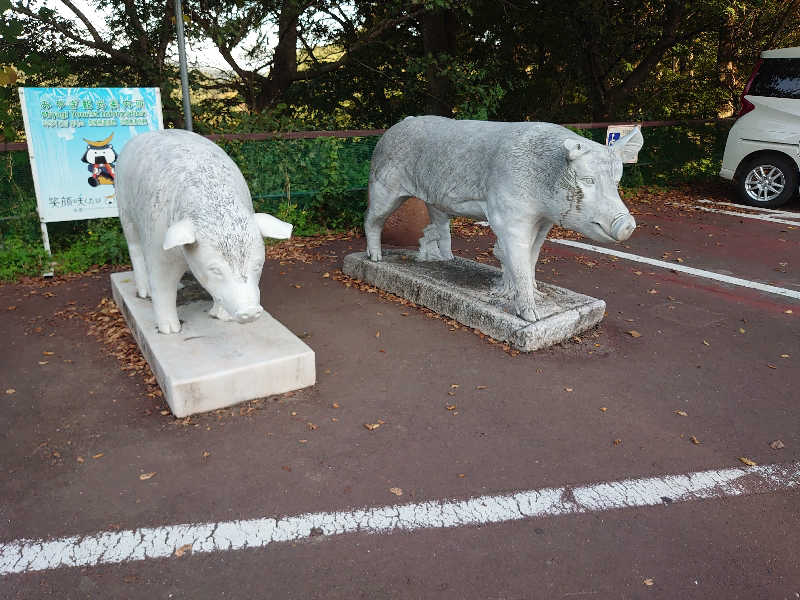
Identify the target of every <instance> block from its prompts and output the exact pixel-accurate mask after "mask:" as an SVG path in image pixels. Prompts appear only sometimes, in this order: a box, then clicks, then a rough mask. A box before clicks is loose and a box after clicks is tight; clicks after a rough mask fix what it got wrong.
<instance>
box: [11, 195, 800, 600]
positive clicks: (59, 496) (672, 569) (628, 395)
mask: <svg viewBox="0 0 800 600" xmlns="http://www.w3.org/2000/svg"><path fill="white" fill-rule="evenodd" d="M705 199H708V198H707V196H704V195H701V194H696V195H695V196H693V197H689V198H688V199H687V195H686V193H682V194H681V195H680V197H679V198H672V197H670V196H669V194H665V193H662V194H660V195H658V194H656V195H653V196H647V195H644V196H642V197H637V198H635V199H633V200H632V201H631V207H632V210H633V212H634V214H635V216H636V219H637V221H638V223H639V228H638V229H637V231H636V232H635V233H634V235H633V236H632V237H631V239H630V240H628V241H627V242H626V243H625V245H616V246H613V247H612V246H607V248H613V249H614V250H618V251H622V252H625V253H627V254H632V255H635V256H639V257H645V258H647V259H652V260H656V261H660V262H661V263H664V265H663V266H656V265H653V264H650V263H646V262H641V261H637V260H628V259H623V258H619V257H617V256H613V255H609V254H605V253H603V252H602V249H603V247H604V246H603V245H596V246H595V245H594V244H593V243H591V242H590V241H589V240H585V239H578V238H576V237H575V236H570V237H571V239H573V240H574V241H577V242H579V243H581V244H586V245H592V246H595V247H596V248H598V250H590V249H587V248H586V247H580V246H574V245H565V244H563V243H559V242H557V241H549V242H547V243H546V244H545V247H544V249H543V252H542V257H541V259H540V262H539V265H538V271H539V272H538V275H537V276H538V278H539V279H540V280H542V281H547V282H550V283H554V284H556V285H561V286H564V287H567V288H570V289H573V290H575V291H578V292H581V293H585V294H589V295H593V296H595V297H599V298H602V299H604V300H605V301H606V303H607V315H606V318H605V319H604V320H603V321H602V322H601V323H600V325H599V326H598V327H596V328H595V329H593V330H590V331H588V332H586V333H585V334H582V335H580V336H578V337H576V338H574V339H573V340H571V341H569V342H567V343H564V344H562V345H559V346H555V347H552V348H550V349H547V350H543V351H537V352H534V353H531V354H524V353H516V352H514V351H513V350H512V349H510V348H507V347H504V345H503V344H502V342H500V343H497V342H494V341H493V340H488V339H485V336H480V335H477V334H476V333H475V332H473V331H472V330H469V329H466V328H464V327H460V326H458V325H457V324H455V323H454V322H452V321H449V320H448V319H447V318H437V316H436V315H433V314H431V313H430V312H429V311H425V310H422V309H419V308H416V307H414V306H409V305H408V303H404V302H401V301H399V300H398V299H397V298H393V297H388V296H387V295H385V294H381V293H379V292H377V291H376V290H374V289H371V288H369V286H365V285H363V284H359V282H354V281H352V280H348V279H347V278H346V277H344V276H342V275H341V273H340V272H339V271H338V269H339V268H340V266H341V261H342V257H343V256H344V255H345V254H347V253H348V252H352V251H360V250H363V248H364V245H365V244H364V240H363V239H362V238H358V237H353V238H342V239H333V238H331V239H330V240H327V241H324V242H318V243H316V244H315V243H311V242H309V243H306V242H302V241H301V242H297V241H295V242H293V243H292V244H287V245H285V246H274V247H272V248H271V249H270V256H271V259H270V260H268V261H267V264H266V265H265V268H264V273H263V276H262V303H263V304H264V307H265V309H266V310H267V311H269V312H270V313H272V314H273V315H274V316H275V317H276V318H277V319H278V320H280V321H281V322H282V323H284V324H285V325H286V326H287V327H289V328H290V329H291V330H292V331H294V332H295V333H296V334H297V335H299V336H301V337H302V338H303V339H304V341H306V343H308V344H309V345H310V346H311V347H312V348H313V349H314V351H315V353H316V360H317V381H318V382H317V384H316V385H315V386H313V387H312V388H308V389H305V390H301V391H297V392H294V393H290V394H284V395H282V396H278V397H271V398H267V399H262V400H258V401H253V402H250V403H246V404H243V405H239V406H235V407H232V408H230V409H225V410H220V411H216V412H212V413H206V414H203V415H197V416H193V417H190V418H187V419H180V420H178V419H175V418H174V417H172V416H171V415H170V414H169V413H168V411H167V410H166V404H165V402H164V401H163V399H162V398H160V397H159V395H158V393H157V390H156V388H155V387H154V386H153V385H152V381H148V379H147V377H148V374H147V372H146V370H143V369H141V368H133V369H127V370H126V367H130V366H131V365H132V364H134V362H135V361H136V355H135V352H133V351H132V350H131V346H130V341H129V339H127V334H126V333H125V332H124V330H122V329H120V328H119V316H118V315H115V314H114V312H113V310H111V309H110V306H109V304H108V303H107V302H105V303H104V302H103V300H104V298H108V297H109V296H110V287H109V279H108V272H107V271H106V270H102V269H101V270H97V271H96V272H93V273H89V274H85V275H82V276H78V277H70V278H59V279H56V280H54V281H51V282H45V283H41V282H37V281H30V282H24V283H20V284H6V285H3V286H0V335H1V336H2V338H3V340H4V344H3V346H2V361H1V362H0V394H2V397H3V400H4V405H3V411H2V413H0V428H2V431H3V432H4V437H3V442H2V450H3V452H2V459H0V469H2V473H3V476H2V478H0V498H2V502H1V503H0V546H2V548H3V551H7V552H11V551H12V549H16V548H18V544H19V543H21V541H22V540H35V541H37V543H38V541H48V540H49V541H53V540H60V542H59V543H62V542H63V543H64V544H65V545H64V546H63V548H67V550H64V551H65V552H66V551H68V549H69V548H74V547H77V545H79V544H81V542H82V540H85V539H86V538H91V539H95V538H94V537H92V536H96V535H97V534H102V533H107V534H109V535H112V536H113V535H114V534H121V533H125V532H138V534H141V532H142V531H143V529H144V528H163V527H168V528H171V527H173V526H176V525H181V524H186V525H203V524H211V525H210V527H211V531H216V530H215V529H214V524H220V523H229V522H231V521H246V522H247V523H251V522H253V521H256V520H259V519H268V520H269V519H272V520H273V521H269V522H270V523H271V525H270V527H271V526H272V525H274V524H275V523H278V524H280V523H281V519H287V518H292V517H300V518H301V520H302V519H305V520H304V521H302V522H303V523H306V522H308V523H311V521H309V520H308V519H310V517H309V515H315V514H319V513H323V514H325V515H331V514H334V513H336V514H343V515H345V516H346V517H347V518H350V517H352V518H354V519H358V518H360V517H359V516H358V514H360V513H358V511H360V510H362V509H363V510H371V509H376V508H381V507H390V506H394V505H400V506H402V505H413V506H414V510H415V511H416V512H415V516H414V520H413V522H414V523H415V524H419V523H423V524H424V526H419V527H404V526H402V524H400V523H399V522H397V523H393V524H390V525H386V526H385V528H384V529H381V528H380V527H378V526H377V525H376V524H375V523H372V524H368V523H367V521H366V520H365V521H363V522H364V526H363V527H361V528H359V527H354V528H351V529H349V530H346V531H344V532H343V533H338V532H336V531H332V530H331V531H329V530H328V529H326V527H327V525H324V526H323V525H320V526H315V525H313V524H312V525H309V527H310V529H309V531H310V534H309V535H305V534H304V533H303V532H304V531H305V530H303V529H302V528H301V529H297V531H299V532H300V534H296V535H293V536H289V537H287V538H285V541H281V540H280V539H278V538H277V537H276V538H274V539H272V538H271V541H270V543H263V544H249V545H250V546H254V547H249V548H248V547H243V546H242V545H241V544H239V545H238V546H237V543H236V541H235V540H233V539H232V540H231V543H230V544H227V545H225V544H219V543H215V544H214V545H210V546H209V547H208V548H206V549H203V548H201V547H200V544H199V542H198V543H196V544H195V545H192V546H190V547H188V548H187V547H185V546H186V545H185V544H182V545H176V546H175V549H176V550H178V551H177V552H173V550H172V548H173V547H172V546H169V543H172V542H170V541H169V540H168V541H167V542H166V543H167V545H168V546H169V547H168V550H167V552H166V554H165V553H163V552H162V554H161V555H160V556H159V557H155V558H148V557H147V556H144V555H142V556H141V557H140V559H136V560H122V561H120V562H117V561H114V560H111V559H110V558H109V557H110V556H111V555H112V552H111V550H110V549H109V550H108V552H106V554H102V553H98V554H97V555H96V556H95V558H93V559H92V561H93V562H90V563H87V564H78V565H77V566H72V567H69V566H61V567H57V568H50V567H49V566H47V565H46V564H45V563H46V562H47V561H45V560H44V559H41V561H40V563H37V562H36V560H37V558H36V553H37V552H44V550H43V549H42V548H41V547H39V546H37V545H36V544H33V545H32V546H29V547H27V548H28V551H29V552H31V553H32V554H31V555H30V556H28V557H27V558H25V559H24V560H22V561H21V562H20V561H19V560H14V561H10V560H8V562H6V563H3V564H9V565H12V566H11V567H9V572H7V574H5V575H0V596H2V597H4V598H6V597H8V598H39V597H42V598H46V597H56V598H88V597H92V598H94V597H97V598H100V597H103V598H107V597H111V598H117V597H119V598H226V597H232V598H252V597H263V598H431V597H452V598H487V599H488V598H492V599H499V598H509V599H510V598H584V597H585V598H651V597H653V598H676V597H681V598H726V599H731V598H743V599H744V598H747V599H751V598H797V597H800V558H798V554H797V552H796V545H797V543H796V540H797V533H798V529H799V526H800V523H798V514H800V513H799V511H800V492H799V491H798V489H797V486H796V485H795V483H794V482H793V480H791V479H790V478H787V477H784V476H783V475H781V476H775V477H773V478H772V479H771V480H770V486H771V487H770V486H767V487H763V486H762V487H759V486H758V485H755V484H754V485H751V486H749V487H748V486H744V487H741V488H735V489H734V488H733V487H726V486H724V485H715V486H711V487H710V488H708V490H709V491H707V492H703V494H705V496H703V494H699V493H698V494H694V495H690V496H686V497H680V498H679V497H672V496H668V495H667V496H665V498H666V499H664V500H663V501H660V502H657V503H650V504H648V503H647V502H644V501H641V502H639V501H637V500H636V498H642V497H646V496H647V490H648V489H650V488H653V487H654V486H656V487H657V483H658V481H661V479H659V478H664V477H665V476H679V475H683V474H693V473H701V472H702V473H705V472H709V471H711V472H714V473H719V472H727V470H730V469H738V468H742V469H744V468H745V464H744V463H746V462H748V461H750V462H752V463H755V464H757V465H759V466H763V465H782V466H784V467H786V468H788V469H791V468H793V467H792V465H795V466H796V464H797V462H798V460H800V428H798V423H799V422H800V421H799V420H798V414H799V413H798V398H799V397H800V394H798V392H797V388H798V385H799V384H800V368H798V366H797V365H798V360H800V299H798V298H797V292H800V269H799V268H798V267H799V266H800V219H796V218H795V217H793V216H792V214H796V213H793V212H792V211H794V209H793V208H792V207H791V206H790V207H788V209H787V210H788V213H787V214H783V213H781V214H780V215H775V214H773V217H774V218H776V219H778V220H779V221H781V222H778V221H775V220H764V219H760V218H755V217H754V216H753V215H762V216H763V215H766V216H769V215H770V214H772V213H769V212H767V211H754V210H749V209H743V208H742V209H736V208H731V207H729V206H725V205H723V204H719V201H724V198H721V197H713V196H712V197H711V199H712V200H715V201H716V202H715V203H703V202H701V200H705ZM709 208H710V209H712V210H714V211H717V212H709V210H704V209H709ZM720 211H730V212H733V213H735V214H725V213H724V212H720ZM798 216H800V214H798ZM795 221H797V225H792V224H791V223H793V222H795ZM457 231H458V232H459V233H458V235H456V237H454V249H455V250H456V251H457V253H458V254H460V255H462V256H465V257H469V258H476V259H478V260H482V261H487V262H493V261H494V259H493V257H492V255H491V247H492V245H493V243H494V238H493V236H492V234H491V233H490V232H488V231H487V230H486V229H484V228H481V227H478V226H465V227H461V228H457ZM300 244H305V245H300ZM682 267H692V268H695V269H698V270H701V271H705V272H708V273H715V274H723V275H727V276H730V277H733V278H735V279H736V280H737V281H740V282H745V283H725V282H721V281H718V280H715V279H713V278H709V277H704V276H695V275H689V274H687V273H685V272H681V271H680V268H682ZM746 282H751V283H752V282H755V283H758V284H764V285H768V286H772V287H773V288H775V289H778V290H784V292H765V291H762V290H759V289H754V288H753V287H752V286H748V285H747V283H746ZM365 425H371V426H372V425H378V427H371V428H367V427H365ZM778 442H780V443H778ZM742 459H744V461H743V460H742ZM787 465H788V467H787ZM781 472H782V473H783V471H781ZM743 473H744V471H743ZM143 476H144V477H143ZM689 480H691V477H690V478H689ZM622 481H627V482H634V483H627V484H625V485H626V486H628V487H625V488H624V489H625V490H626V491H625V492H624V493H623V494H622V495H619V494H618V500H617V501H616V503H613V502H611V501H610V500H608V498H610V497H611V496H608V495H606V496H603V495H602V494H603V493H606V492H608V490H607V488H608V486H606V487H603V488H601V487H600V486H599V485H598V484H603V483H604V482H622ZM692 481H694V482H695V483H697V481H698V477H695V479H694V480H692ZM581 486H583V487H581ZM587 486H588V487H587ZM637 486H638V487H637ZM553 489H556V490H559V493H560V495H561V497H560V499H559V500H558V502H557V503H555V504H554V505H553V506H554V507H555V508H553V509H552V510H549V511H544V512H542V513H541V514H538V513H537V515H534V516H530V515H529V516H524V517H523V518H500V517H498V518H494V517H493V516H492V515H493V514H500V513H492V512H491V510H494V509H493V508H492V507H494V506H495V504H492V502H495V501H494V500H491V501H489V500H487V501H486V502H487V503H488V504H486V506H488V507H489V508H487V509H486V511H484V512H483V513H480V515H479V516H477V517H475V519H473V520H472V521H470V522H465V521H463V520H460V519H458V518H455V517H454V518H453V519H450V520H448V519H447V518H446V517H437V518H439V519H440V520H439V521H435V520H433V519H432V520H430V521H425V519H426V518H427V517H425V516H424V515H422V512H421V511H422V510H423V508H424V507H425V506H429V505H427V504H426V503H429V502H430V503H434V504H436V505H438V506H447V507H448V510H449V507H450V504H447V503H458V502H460V501H464V502H466V501H469V500H470V499H475V498H502V497H505V496H507V495H513V494H520V493H523V492H535V494H534V495H535V497H537V498H538V497H542V498H544V497H545V496H544V495H543V494H546V492H545V490H553ZM576 489H588V490H590V491H591V493H592V494H595V493H597V494H599V495H598V496H597V497H598V498H601V500H597V502H595V504H594V505H593V506H594V507H595V508H594V509H591V510H588V509H587V510H566V509H564V510H561V509H560V508H559V507H561V508H563V507H565V506H566V507H576V506H580V507H582V508H585V507H586V506H588V504H586V503H585V502H584V503H581V501H580V498H577V497H573V496H574V493H573V492H574V490H576ZM704 489H705V488H704ZM603 490H606V491H605V492H604V491H603ZM627 490H638V491H637V492H636V493H635V494H634V493H633V492H630V493H629V492H628V491H627ZM737 490H738V491H737ZM637 494H638V495H637ZM612 495H613V494H612ZM620 498H621V499H620ZM658 498H661V496H658ZM604 502H606V503H605V504H604ZM637 502H638V503H637ZM497 506H499V504H497ZM490 509H491V510H490ZM426 510H427V509H426ZM498 510H499V509H498ZM511 510H512V512H513V507H512V509H511ZM559 510H561V512H560V513H559ZM478 512H480V511H478ZM354 515H355V516H354ZM481 515H482V516H481ZM344 518H345V517H342V519H344ZM247 527H250V525H247ZM371 528H372V529H371ZM373 530H380V531H379V532H377V533H376V532H375V531H373ZM169 531H170V532H174V531H176V530H175V529H170V530H169ZM73 536H74V537H73ZM134 537H135V536H134ZM109 539H113V540H115V541H114V544H116V545H117V546H118V545H119V544H118V543H119V539H120V538H118V537H116V538H115V537H112V538H109ZM136 539H138V540H139V541H141V538H136ZM214 539H217V538H214ZM65 540H67V541H65ZM15 544H17V545H15ZM134 545H135V542H134ZM12 547H13V548H12ZM151 554H157V553H156V552H155V551H152V552H151ZM0 555H2V552H0ZM103 556H105V557H106V558H102V557H103ZM97 557H100V558H99V559H97ZM50 559H52V557H50V558H48V560H50ZM95 559H97V560H95ZM53 560H55V559H53ZM95 562H96V563H97V564H94V563H95ZM14 565H17V566H16V567H14ZM19 565H23V566H19Z"/></svg>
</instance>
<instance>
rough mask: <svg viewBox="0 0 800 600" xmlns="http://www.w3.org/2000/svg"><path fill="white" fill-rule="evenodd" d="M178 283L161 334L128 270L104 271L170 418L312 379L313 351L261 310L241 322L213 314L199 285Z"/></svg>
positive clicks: (283, 389) (191, 281)
mask: <svg viewBox="0 0 800 600" xmlns="http://www.w3.org/2000/svg"><path fill="white" fill-rule="evenodd" d="M183 283H184V287H183V288H182V289H180V290H179V291H178V316H179V318H180V319H181V322H182V328H181V331H180V333H175V334H170V335H164V334H162V333H159V332H158V330H157V329H156V323H155V317H154V314H153V306H152V303H151V302H150V299H149V298H148V299H142V298H139V297H138V296H137V295H136V285H135V283H134V280H133V272H126V273H113V274H112V275H111V288H112V291H113V295H114V300H115V301H116V303H117V306H118V307H119V309H120V311H121V312H122V314H123V315H124V317H125V320H126V321H127V323H128V326H129V327H130V329H131V332H132V333H133V336H134V337H135V338H136V341H137V342H138V344H139V349H140V350H141V351H142V354H143V355H144V357H145V359H147V362H148V363H149V364H150V368H151V369H152V371H153V374H154V375H155V377H156V379H157V380H158V383H159V385H160V386H161V389H162V390H163V392H164V396H165V397H166V400H167V403H168V404H169V407H170V409H171V410H172V413H173V414H174V415H175V416H176V417H185V416H187V415H192V414H195V413H201V412H206V411H209V410H215V409H218V408H223V407H226V406H230V405H232V404H236V403H238V402H243V401H245V400H252V399H254V398H263V397H265V396H270V395H272V394H280V393H283V392H288V391H291V390H297V389H300V388H304V387H307V386H310V385H314V382H315V381H316V368H315V362H314V351H313V350H311V348H309V347H308V346H307V345H306V344H305V343H303V342H302V341H301V340H300V339H299V338H298V337H297V336H296V335H294V334H293V333H292V332H291V331H289V330H288V329H287V328H286V327H284V326H283V325H282V324H281V323H280V322H278V321H276V320H275V319H274V318H273V317H272V316H271V315H270V314H269V313H267V312H264V313H263V314H262V315H261V317H260V318H259V319H257V320H256V321H254V322H252V323H246V324H239V323H236V322H225V321H220V320H218V319H213V318H211V317H209V316H208V310H209V309H210V308H211V299H210V298H209V297H208V295H207V293H206V292H205V290H203V288H202V287H200V285H199V284H197V282H195V281H194V279H191V278H184V282H183Z"/></svg>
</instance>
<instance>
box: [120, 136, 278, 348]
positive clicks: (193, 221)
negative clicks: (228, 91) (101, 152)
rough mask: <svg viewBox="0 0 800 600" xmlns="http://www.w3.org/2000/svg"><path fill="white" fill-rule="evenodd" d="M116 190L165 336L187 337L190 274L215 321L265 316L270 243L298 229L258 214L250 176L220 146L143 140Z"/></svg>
mask: <svg viewBox="0 0 800 600" xmlns="http://www.w3.org/2000/svg"><path fill="white" fill-rule="evenodd" d="M115 188H116V196H117V203H118V204H119V219H120V222H121V224H122V229H123V231H124V232H125V238H126V239H127V240H128V250H129V252H130V256H131V263H132V264H133V274H134V278H135V280H136V290H137V293H138V295H139V296H140V297H142V298H146V297H147V296H152V298H153V310H154V312H155V317H156V324H157V326H158V330H159V331H160V332H161V333H177V332H178V331H180V328H181V324H180V321H179V320H178V312H177V308H176V305H175V301H176V292H177V289H178V283H179V282H180V279H181V277H182V276H183V274H184V273H185V272H186V271H187V269H188V270H191V272H192V274H194V276H195V277H196V278H197V281H199V282H200V284H201V285H202V286H203V287H204V288H205V289H206V290H207V291H208V293H209V294H211V297H212V298H213V299H214V305H213V307H212V308H211V310H210V312H209V314H210V315H211V316H213V317H217V318H218V319H223V320H236V321H238V322H239V323H246V322H248V321H253V320H255V319H257V318H258V317H259V316H260V315H261V313H262V312H263V311H264V309H263V308H262V307H261V304H260V292H259V288H258V282H259V279H261V269H262V267H263V266H264V239H263V238H264V237H272V238H282V239H285V238H288V237H289V236H290V235H291V232H292V225H290V224H289V223H284V222H283V221H281V220H280V219H276V218H275V217H273V216H271V215H268V214H263V213H254V212H253V201H252V199H251V198H250V191H249V189H248V188H247V183H246V182H245V180H244V177H242V174H241V172H240V171H239V168H238V167H237V166H236V165H235V164H234V162H233V161H232V160H231V159H230V157H229V156H228V155H227V154H225V152H224V151H223V150H222V149H221V148H220V147H219V146H217V145H216V144H215V143H213V142H211V141H209V140H207V139H205V138H204V137H202V136H200V135H197V134H195V133H190V132H188V131H184V130H181V129H169V130H164V131H151V132H148V133H143V134H141V135H138V136H136V137H134V138H133V139H132V140H131V141H130V142H128V143H127V144H126V145H125V148H124V150H123V152H122V154H121V155H120V157H119V162H118V163H117V180H116V185H115Z"/></svg>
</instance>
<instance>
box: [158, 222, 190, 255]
mask: <svg viewBox="0 0 800 600" xmlns="http://www.w3.org/2000/svg"><path fill="white" fill-rule="evenodd" d="M195 241H197V237H196V236H195V234H194V225H193V224H192V222H191V221H190V220H189V219H182V220H180V221H178V222H177V223H173V224H172V225H171V226H170V228H169V229H167V233H166V235H165V236H164V246H163V248H164V250H169V249H170V248H174V247H175V246H182V245H184V244H194V243H195Z"/></svg>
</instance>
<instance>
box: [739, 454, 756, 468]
mask: <svg viewBox="0 0 800 600" xmlns="http://www.w3.org/2000/svg"><path fill="white" fill-rule="evenodd" d="M739 461H740V462H743V463H744V464H746V465H747V466H748V467H755V466H756V465H757V464H758V463H756V462H755V461H752V460H750V459H749V458H745V457H744V456H740V457H739Z"/></svg>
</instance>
